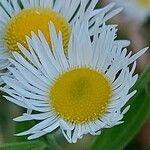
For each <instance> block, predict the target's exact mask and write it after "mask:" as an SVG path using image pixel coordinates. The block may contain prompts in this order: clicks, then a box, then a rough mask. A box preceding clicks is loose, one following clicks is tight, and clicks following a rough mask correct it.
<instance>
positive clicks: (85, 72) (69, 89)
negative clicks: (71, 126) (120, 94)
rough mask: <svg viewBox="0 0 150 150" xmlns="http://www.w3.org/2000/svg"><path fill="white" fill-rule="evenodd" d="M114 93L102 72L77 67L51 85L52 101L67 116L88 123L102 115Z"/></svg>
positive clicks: (50, 95) (60, 113) (56, 109)
mask: <svg viewBox="0 0 150 150" xmlns="http://www.w3.org/2000/svg"><path fill="white" fill-rule="evenodd" d="M111 95H112V88H111V84H110V82H109V81H108V79H106V78H105V76H104V74H103V73H100V72H98V71H96V70H92V69H89V68H77V69H73V70H70V71H67V72H64V73H62V74H61V75H60V76H59V77H58V78H57V79H56V80H55V81H54V83H53V84H52V86H51V87H50V89H49V103H50V105H51V106H52V108H53V109H54V111H55V113H56V114H57V115H59V116H60V117H62V118H63V119H64V120H66V121H68V122H72V123H86V122H90V121H94V120H96V119H98V118H99V117H100V116H102V115H103V113H104V112H105V111H106V108H107V104H108V102H109V100H110V98H111Z"/></svg>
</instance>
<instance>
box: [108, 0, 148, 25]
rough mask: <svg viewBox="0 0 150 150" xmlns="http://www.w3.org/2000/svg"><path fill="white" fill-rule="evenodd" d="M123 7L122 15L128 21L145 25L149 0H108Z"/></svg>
mask: <svg viewBox="0 0 150 150" xmlns="http://www.w3.org/2000/svg"><path fill="white" fill-rule="evenodd" d="M110 1H111V2H112V1H114V2H116V4H117V5H118V6H121V7H124V14H125V15H126V17H127V19H128V20H129V21H133V20H134V21H136V22H137V23H138V24H142V23H145V22H146V21H147V20H148V19H149V17H150V0H110Z"/></svg>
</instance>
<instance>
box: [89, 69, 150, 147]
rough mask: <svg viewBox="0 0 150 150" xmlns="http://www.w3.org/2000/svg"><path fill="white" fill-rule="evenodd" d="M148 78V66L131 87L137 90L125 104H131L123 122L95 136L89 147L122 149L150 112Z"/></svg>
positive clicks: (149, 73)
mask: <svg viewBox="0 0 150 150" xmlns="http://www.w3.org/2000/svg"><path fill="white" fill-rule="evenodd" d="M149 78H150V67H148V68H147V69H146V70H145V71H144V73H143V74H142V75H141V77H140V79H139V80H138V82H137V84H136V85H135V86H134V87H133V89H137V90H138V94H136V95H135V96H134V97H133V98H132V99H131V100H130V102H129V103H128V104H127V105H131V108H130V110H129V111H128V112H127V114H125V117H124V119H123V120H124V121H125V122H124V123H123V124H121V125H119V126H116V127H113V128H111V129H106V130H104V131H103V132H102V134H101V135H100V136H99V137H97V138H96V140H95V141H94V143H93V145H92V147H91V149H92V150H97V149H102V150H112V149H115V150H122V149H123V148H124V147H125V146H126V145H127V144H128V143H129V142H130V141H131V140H132V139H133V137H134V136H135V135H136V134H137V132H138V131H139V129H140V128H141V126H142V125H143V124H144V122H145V120H146V119H147V117H148V115H149V113H150V96H149V93H148V92H147V89H146V87H145V86H146V85H147V83H148V81H149Z"/></svg>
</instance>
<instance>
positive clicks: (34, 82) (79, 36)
mask: <svg viewBox="0 0 150 150" xmlns="http://www.w3.org/2000/svg"><path fill="white" fill-rule="evenodd" d="M49 29H50V37H51V43H52V45H51V47H50V46H49V44H48V43H47V42H46V37H44V35H43V34H42V32H41V31H38V36H37V35H36V34H35V33H32V36H31V38H30V37H26V40H27V43H28V50H27V49H26V48H25V47H23V46H22V45H21V44H18V47H19V49H20V51H21V52H22V53H23V54H24V55H25V56H26V57H27V58H28V59H29V60H30V62H29V61H27V60H26V59H25V58H24V57H23V56H22V55H20V54H19V53H17V52H13V56H14V58H15V60H13V59H10V62H11V63H12V64H13V65H14V66H15V67H9V68H8V69H9V70H10V72H11V73H12V75H11V76H9V77H6V76H4V77H2V79H3V80H4V82H5V83H6V86H4V87H3V88H1V90H3V91H5V92H6V93H8V94H9V96H5V97H6V99H7V100H9V101H11V102H13V103H15V104H17V105H19V106H21V107H23V108H26V109H28V110H32V111H31V112H27V113H24V114H23V115H22V116H20V117H17V118H15V119H14V120H15V121H27V120H38V123H37V125H35V126H33V127H32V128H31V129H29V130H27V131H24V132H22V133H19V134H17V135H18V136H21V135H30V136H29V137H28V139H34V138H38V137H40V136H42V135H45V134H47V133H50V132H52V131H53V130H55V129H57V128H60V129H61V130H62V133H63V135H64V136H65V138H66V139H67V140H68V141H69V142H70V143H75V142H76V141H77V139H79V138H82V137H83V135H84V134H88V133H90V134H91V135H99V134H100V133H101V129H103V128H111V127H113V126H115V125H118V124H120V123H123V121H122V118H123V115H124V114H125V113H126V112H127V111H128V109H129V106H127V107H126V108H124V110H122V109H123V107H124V106H125V104H126V103H127V102H128V100H129V99H130V98H131V97H132V96H133V95H134V94H135V93H136V91H133V92H131V93H129V90H130V88H131V87H132V86H133V85H134V84H135V82H136V80H137V77H138V76H137V75H133V74H134V70H135V67H136V62H135V61H136V59H137V58H138V57H140V56H141V55H142V54H143V53H144V52H145V51H146V50H147V48H146V49H143V50H141V51H139V52H138V53H137V54H135V55H132V56H131V54H132V53H131V52H130V53H127V49H124V42H123V41H122V42H121V41H120V42H117V41H116V40H115V38H116V32H117V29H116V26H106V25H103V26H102V27H101V28H100V30H99V32H98V33H96V34H94V36H93V38H92V39H91V36H90V32H89V30H88V21H87V22H80V20H79V21H77V22H76V23H75V25H74V27H73V29H72V33H71V37H70V40H69V45H68V54H67V55H65V53H64V48H63V37H62V33H61V32H59V33H58V35H57V32H56V30H55V27H54V24H53V23H52V22H51V23H50V24H49ZM131 64H132V69H131V70H130V69H129V67H128V66H129V65H131Z"/></svg>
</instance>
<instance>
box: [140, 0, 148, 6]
mask: <svg viewBox="0 0 150 150" xmlns="http://www.w3.org/2000/svg"><path fill="white" fill-rule="evenodd" d="M137 2H138V4H139V5H140V6H142V7H150V0H137Z"/></svg>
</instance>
